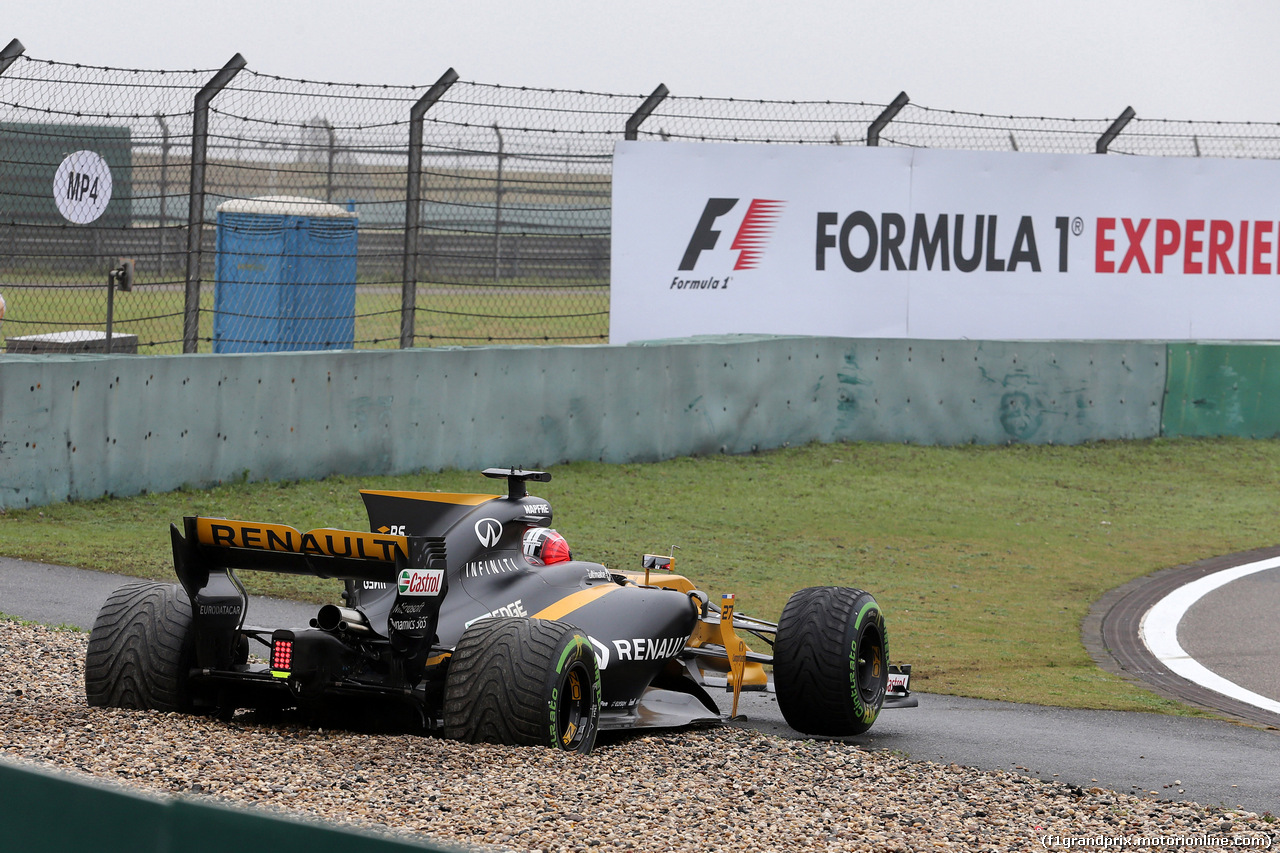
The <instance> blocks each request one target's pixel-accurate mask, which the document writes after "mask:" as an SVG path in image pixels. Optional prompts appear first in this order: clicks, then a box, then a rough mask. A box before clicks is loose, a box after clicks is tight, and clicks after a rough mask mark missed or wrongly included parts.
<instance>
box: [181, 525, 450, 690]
mask: <svg viewBox="0 0 1280 853" xmlns="http://www.w3.org/2000/svg"><path fill="white" fill-rule="evenodd" d="M182 522H183V524H182V526H183V529H182V530H181V531H179V530H178V527H177V525H174V524H171V525H169V535H170V538H171V539H172V542H173V568H174V571H175V572H176V573H177V575H178V580H179V581H180V582H181V583H182V587H183V589H185V590H186V592H187V595H188V597H189V598H190V599H191V611H192V612H191V616H192V624H193V627H194V629H195V639H196V662H197V666H199V667H212V668H216V669H226V668H227V667H229V666H231V665H232V663H233V662H234V661H235V660H236V659H237V649H238V642H239V641H238V635H239V632H240V630H241V628H243V627H244V618H245V611H246V610H247V608H248V595H247V594H246V592H245V589H244V586H243V585H242V584H241V583H240V582H239V580H237V579H236V576H235V573H234V570H235V569H251V570H257V571H266V572H278V573H282V574H295V575H314V576H316V577H322V578H341V579H344V580H353V581H361V580H364V581H377V582H380V583H385V584H389V585H390V586H391V587H392V588H393V589H394V590H395V591H396V592H395V596H396V598H395V602H394V604H393V605H392V608H391V611H390V613H389V615H388V617H387V624H386V625H385V626H374V629H375V632H376V633H379V634H381V633H382V631H384V630H385V631H386V632H387V636H388V637H389V639H390V640H391V641H392V642H393V643H395V644H396V645H397V648H399V649H401V650H402V653H403V654H404V660H405V667H406V674H407V675H409V676H410V678H411V680H412V679H413V677H414V676H415V675H420V673H421V670H422V667H423V665H424V661H425V659H426V657H427V653H428V652H429V650H430V647H431V644H432V643H434V642H435V638H436V633H435V632H436V626H437V623H438V619H439V613H440V603H441V601H442V600H443V598H444V596H445V595H446V593H447V590H448V581H447V578H446V577H445V567H446V563H447V560H446V557H445V551H444V543H443V541H442V540H440V539H438V538H434V537H425V536H417V537H413V538H412V546H411V541H410V537H408V536H402V535H395V534H383V533H364V532H361V531H357V530H335V529H332V528H320V529H317V530H310V531H307V532H305V533H304V532H302V531H300V530H296V529H295V528H292V527H289V526H287V525H283V524H270V523H265V522H256V521H238V520H234V519H227V518H204V517H200V516H188V517H186V518H184V519H183V520H182ZM411 555H412V558H413V559H412V560H411V559H410V556H411Z"/></svg>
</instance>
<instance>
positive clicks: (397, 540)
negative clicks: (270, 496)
mask: <svg viewBox="0 0 1280 853" xmlns="http://www.w3.org/2000/svg"><path fill="white" fill-rule="evenodd" d="M196 541H197V542H198V543H200V544H201V545H208V546H212V547H215V548H219V547H220V548H247V549H251V550H258V551H279V552H283V553H288V554H315V555H318V556H323V557H344V558H348V559H356V560H378V561H381V562H388V563H394V562H395V561H396V556H397V554H400V555H402V556H408V553H409V539H408V537H406V536H395V535H385V534H381V533H363V532H361V531H358V530H336V529H334V528H330V527H321V528H317V529H315V530H308V531H306V532H305V533H304V532H302V531H300V530H297V529H296V528H293V527H289V526H288V525H285V524H271V523H269V522H261V521H237V520H235V519H229V518H203V517H200V518H197V519H196Z"/></svg>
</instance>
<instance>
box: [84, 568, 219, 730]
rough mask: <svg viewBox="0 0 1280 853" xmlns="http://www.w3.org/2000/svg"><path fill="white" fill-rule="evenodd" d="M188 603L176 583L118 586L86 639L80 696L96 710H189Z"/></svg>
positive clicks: (191, 647) (190, 648) (190, 653)
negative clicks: (82, 684)
mask: <svg viewBox="0 0 1280 853" xmlns="http://www.w3.org/2000/svg"><path fill="white" fill-rule="evenodd" d="M194 659H195V648H194V640H193V636H192V631H191V601H190V600H189V599H188V598H187V594H186V592H185V591H184V590H183V589H182V587H180V586H177V585H176V584H163V583H134V584H129V585H128V586H122V587H120V588H119V589H117V590H116V591H115V592H113V593H111V595H109V596H107V601H106V603H105V604H103V605H102V609H101V610H99V611H98V618H97V619H95V620H94V623H93V630H92V631H91V632H90V634H89V651H88V654H87V655H86V657H85V664H84V692H85V696H86V698H87V699H88V700H89V704H90V705H93V706H96V707H108V708H133V709H137V710H140V711H190V710H192V698H191V693H190V690H189V688H188V684H187V681H188V674H189V672H190V670H191V666H192V663H193V661H194Z"/></svg>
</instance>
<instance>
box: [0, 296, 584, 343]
mask: <svg viewBox="0 0 1280 853" xmlns="http://www.w3.org/2000/svg"><path fill="white" fill-rule="evenodd" d="M0 291H3V295H4V298H5V301H6V302H7V303H8V305H7V309H6V313H5V316H6V322H5V323H4V324H3V325H2V326H0V331H2V332H3V333H4V335H6V336H8V337H14V336H23V335H41V334H46V333H48V332H63V331H67V330H69V329H104V328H105V327H106V321H107V296H106V288H105V286H104V287H101V288H94V289H79V288H75V289H73V288H54V287H39V288H19V287H7V288H4V287H0ZM185 298H186V297H185V295H184V294H183V292H182V289H181V288H180V287H175V286H166V287H147V286H143V285H140V286H138V287H137V288H136V289H135V290H133V291H131V292H129V293H117V294H116V295H115V300H114V306H113V309H112V311H113V313H112V319H113V324H114V329H113V331H114V333H115V334H132V335H137V337H138V351H139V352H140V353H144V354H148V355H158V354H165V353H180V352H182V313H183V304H184V300H185ZM400 299H401V296H400V290H399V286H398V285H385V284H370V285H360V286H359V287H357V289H356V309H355V313H356V318H355V333H354V336H355V346H356V348H358V349H394V348H397V347H399V346H400ZM415 305H416V309H417V310H416V312H415V326H414V332H415V341H416V345H417V346H443V345H451V344H486V343H494V344H504V343H522V344H529V343H580V342H584V341H585V342H596V343H602V342H604V341H605V340H607V338H608V334H609V292H608V288H607V287H597V288H556V287H548V286H539V285H537V284H532V283H531V284H528V285H527V286H519V287H504V288H490V287H485V286H477V287H446V286H437V285H427V284H424V285H420V286H419V293H418V295H417V301H416V303H415ZM213 307H214V287H213V285H212V284H209V283H206V284H205V286H204V288H203V290H202V293H201V313H200V328H199V338H200V349H201V351H202V352H210V351H211V350H212V345H211V344H210V343H209V341H210V340H211V339H212V337H213Z"/></svg>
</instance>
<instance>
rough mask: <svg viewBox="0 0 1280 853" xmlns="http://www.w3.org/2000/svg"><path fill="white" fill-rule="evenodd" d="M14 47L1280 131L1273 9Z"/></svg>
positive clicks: (310, 15)
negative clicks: (1246, 124) (240, 58)
mask: <svg viewBox="0 0 1280 853" xmlns="http://www.w3.org/2000/svg"><path fill="white" fill-rule="evenodd" d="M5 5H6V8H5V10H4V14H3V15H0V22H2V24H0V26H2V28H3V32H0V44H3V43H7V42H8V40H9V39H11V38H17V39H19V40H20V41H21V42H22V43H23V44H24V45H25V47H26V52H27V55H28V56H30V57H33V58H38V59H55V60H59V61H63V62H72V63H75V62H79V63H84V64H91V65H111V66H116V67H123V68H148V69H166V70H169V69H172V70H186V69H197V68H199V69H204V68H218V67H221V66H222V64H223V63H225V62H226V61H227V60H228V59H230V58H231V57H232V56H233V55H234V54H235V53H237V52H239V53H242V54H243V55H244V56H245V58H246V59H247V60H248V62H249V67H250V68H251V69H253V70H254V71H257V72H260V73H264V74H278V75H281V76H286V77H301V78H305V79H311V80H325V81H336V82H353V83H354V82H359V83H394V84H422V85H426V84H429V83H431V82H433V81H434V80H435V79H436V78H437V77H439V76H440V74H441V73H443V72H444V70H445V69H446V68H449V67H450V66H452V67H454V68H456V69H457V70H458V73H459V74H460V75H461V77H462V79H463V80H470V81H475V82H481V83H498V84H503V85H511V86H537V87H551V88H565V89H588V90H592V91H597V92H610V93H619V94H647V93H648V92H649V91H651V90H652V89H653V88H654V87H655V86H656V85H657V84H659V83H665V84H666V85H667V86H668V87H669V88H670V89H671V91H672V93H673V94H676V95H686V96H693V95H704V96H714V97H735V98H768V99H798V100H826V99H830V100H842V101H867V102H871V103H888V102H889V101H891V100H892V99H893V97H894V96H895V95H897V94H898V92H899V91H906V92H907V94H908V95H909V96H910V97H911V99H912V101H913V102H915V103H917V104H920V105H923V106H927V107H933V108H937V109H956V110H966V111H972V112H985V113H992V114H1004V115H1007V114H1013V115H1033V116H1040V115H1046V116H1054V117H1069V118H1110V117H1114V116H1116V115H1118V114H1119V113H1120V111H1121V110H1123V109H1124V107H1126V106H1129V105H1132V106H1133V107H1134V109H1135V110H1136V111H1137V114H1138V115H1139V116H1140V117H1144V118H1171V119H1202V120H1224V121H1255V122H1280V69H1277V58H1280V49H1278V48H1277V43H1278V40H1280V3H1278V2H1262V0H1213V2H1208V0H1205V2H1189V0H1054V2H1050V0H1042V2H1037V0H940V1H939V2H888V0H881V2H861V0H845V2H827V0H787V2H780V0H775V2H760V1H759V0H702V2H699V0H682V1H681V0H647V2H643V3H640V2H627V0H595V2H584V0H526V2H514V0H513V1H512V2H499V0H453V2H448V3H441V2H429V0H418V2H410V0H307V2H294V1H293V0H202V2H186V0H131V2H119V0H114V2H113V0H97V2H93V0H25V2H24V1H23V0H10V2H8V3H6V4H5Z"/></svg>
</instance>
